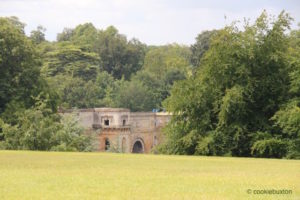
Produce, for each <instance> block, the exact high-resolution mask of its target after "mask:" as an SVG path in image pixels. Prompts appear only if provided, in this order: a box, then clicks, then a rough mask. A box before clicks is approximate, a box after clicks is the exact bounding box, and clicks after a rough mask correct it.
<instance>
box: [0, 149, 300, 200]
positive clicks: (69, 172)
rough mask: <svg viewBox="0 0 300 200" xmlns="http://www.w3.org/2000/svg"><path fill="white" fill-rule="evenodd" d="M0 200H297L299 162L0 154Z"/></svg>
mask: <svg viewBox="0 0 300 200" xmlns="http://www.w3.org/2000/svg"><path fill="white" fill-rule="evenodd" d="M257 189H259V190H262V189H276V190H277V189H289V190H292V194H281V195H280V194H253V192H254V190H257ZM247 190H251V191H250V192H251V194H248V193H247ZM0 199H1V200H3V199H4V200H6V199H9V200H11V199H12V200H13V199H16V200H26V199H38V200H40V199H55V200H56V199H80V200H81V199H118V200H119V199H138V200H140V199H172V200H173V199H187V200H192V199H222V200H223V199H230V200H232V199H238V200H240V199H279V200H280V199H284V200H286V199H298V200H299V199H300V161H297V160H276V159H254V158H221V157H194V156H193V157H192V156H164V155H133V154H111V153H58V152H30V151H0Z"/></svg>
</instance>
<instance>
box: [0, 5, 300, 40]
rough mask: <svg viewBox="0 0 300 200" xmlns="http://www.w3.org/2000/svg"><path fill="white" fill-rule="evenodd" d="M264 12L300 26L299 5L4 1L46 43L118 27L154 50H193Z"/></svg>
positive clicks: (8, 12)
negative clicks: (209, 33)
mask: <svg viewBox="0 0 300 200" xmlns="http://www.w3.org/2000/svg"><path fill="white" fill-rule="evenodd" d="M264 9H266V10H267V12H268V13H269V14H273V15H278V14H279V13H280V11H282V10H283V9H284V10H286V11H287V12H289V13H290V14H291V16H292V17H293V18H294V19H295V22H294V23H293V27H294V28H295V27H296V24H297V23H298V22H300V0H282V1H278V0H240V1H238V0H218V1H217V0H206V1H204V0H40V1H39V0H23V1H22V0H0V16H17V17H19V18H20V20H21V21H23V22H25V23H26V24H27V26H26V33H27V34H29V33H30V31H31V30H32V29H35V28H36V27H37V25H39V24H40V25H42V26H44V27H45V28H46V29H47V31H46V39H48V40H55V39H56V34H57V33H58V32H61V31H62V30H63V28H64V27H69V28H74V27H75V26H76V25H78V24H80V23H85V22H92V23H93V24H94V25H95V26H96V27H97V28H99V29H105V28H106V27H107V26H109V25H114V26H115V27H116V28H117V29H118V30H119V32H120V33H122V34H125V35H126V36H127V37H128V38H129V39H130V38H132V37H135V38H138V39H139V40H140V41H142V42H144V43H146V44H149V45H161V44H167V43H173V42H176V43H179V44H188V45H189V44H192V43H194V42H195V37H196V36H197V34H198V33H200V32H201V31H203V30H211V29H218V28H221V27H224V25H225V24H230V23H231V22H232V21H233V20H243V18H244V17H246V18H250V19H252V20H254V19H255V18H256V17H257V16H259V14H260V13H261V12H262V11H263V10H264ZM224 16H226V19H225V17H224Z"/></svg>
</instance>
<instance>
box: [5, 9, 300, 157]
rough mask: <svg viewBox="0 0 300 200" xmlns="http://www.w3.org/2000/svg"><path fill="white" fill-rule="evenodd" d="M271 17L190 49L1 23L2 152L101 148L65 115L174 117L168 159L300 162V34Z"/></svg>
mask: <svg viewBox="0 0 300 200" xmlns="http://www.w3.org/2000/svg"><path fill="white" fill-rule="evenodd" d="M290 23H291V18H290V16H289V15H288V14H286V13H284V12H282V13H281V14H280V15H279V16H278V18H277V19H275V18H271V19H270V18H269V17H268V15H267V14H266V12H263V13H262V15H261V16H260V17H259V18H258V19H257V20H256V22H255V23H254V24H252V25H251V24H250V23H249V22H245V24H244V26H243V28H239V27H240V26H239V24H235V23H233V24H232V25H230V26H226V27H225V28H223V29H221V30H213V31H204V32H202V33H200V34H199V35H198V36H197V37H196V41H195V44H193V45H191V46H190V47H189V46H184V45H178V44H169V45H164V46H147V45H146V44H143V43H142V42H140V41H139V40H137V39H130V40H128V39H127V37H126V36H125V35H122V34H120V33H119V31H118V30H117V29H116V28H115V27H113V26H110V27H108V28H106V29H103V30H102V29H97V28H95V27H94V25H93V24H91V23H85V24H80V25H78V26H76V27H75V28H65V29H64V30H63V31H62V32H61V33H59V34H58V35H57V41H53V42H49V41H47V40H46V39H45V33H44V32H45V31H46V29H45V28H44V27H42V26H38V27H37V29H36V30H33V31H31V33H30V36H26V35H25V33H24V26H25V25H24V24H23V23H22V22H20V21H19V20H18V19H17V18H16V17H10V18H0V69H1V71H0V125H1V130H0V148H5V149H31V150H64V151H89V150H92V138H91V137H89V136H87V135H85V134H84V130H83V129H82V127H80V126H79V125H78V123H77V119H76V117H75V116H69V117H66V116H64V117H62V116H61V115H59V114H58V113H57V109H58V108H60V109H69V108H91V107H125V108H129V109H131V110H132V111H152V110H153V109H159V110H167V111H169V112H172V113H173V117H172V120H171V122H170V123H169V125H168V126H167V127H166V128H165V130H164V132H165V133H166V134H165V142H164V143H163V144H162V145H161V146H160V147H159V148H158V150H159V151H160V152H162V153H170V154H196V155H228V156H255V157H275V158H282V157H288V158H299V157H300V78H299V77H300V31H299V30H290V27H289V26H290Z"/></svg>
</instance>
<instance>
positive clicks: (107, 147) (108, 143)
mask: <svg viewBox="0 0 300 200" xmlns="http://www.w3.org/2000/svg"><path fill="white" fill-rule="evenodd" d="M109 149H110V142H109V139H108V138H105V151H108V150H109Z"/></svg>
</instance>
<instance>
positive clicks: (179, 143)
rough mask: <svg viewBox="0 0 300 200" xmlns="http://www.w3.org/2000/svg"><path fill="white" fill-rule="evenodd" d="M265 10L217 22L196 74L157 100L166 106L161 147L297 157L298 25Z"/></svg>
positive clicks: (180, 151)
mask: <svg viewBox="0 0 300 200" xmlns="http://www.w3.org/2000/svg"><path fill="white" fill-rule="evenodd" d="M290 21H291V18H290V16H289V15H288V14H286V13H284V12H282V13H281V14H280V15H279V16H278V18H277V19H276V20H270V19H269V18H268V16H267V14H266V13H265V12H264V13H262V15H261V16H260V17H259V18H258V19H257V20H256V22H255V23H254V24H253V25H250V24H249V23H246V24H245V26H244V28H243V30H240V29H239V28H238V26H237V25H236V24H233V25H231V26H227V27H225V28H224V29H222V30H219V31H218V32H217V33H216V34H215V35H214V36H213V38H212V40H211V42H210V48H209V49H208V51H207V52H206V53H205V55H204V57H203V58H202V59H201V62H200V66H199V67H198V70H197V73H196V75H195V76H192V77H190V78H188V79H186V80H184V81H181V82H178V83H176V84H175V86H174V87H173V89H172V91H171V96H170V97H169V98H168V99H167V100H166V101H165V102H164V105H165V106H166V107H167V109H168V110H169V111H171V112H173V114H174V117H173V119H172V122H171V123H170V124H169V125H168V127H167V128H166V130H165V131H166V133H167V141H166V144H164V145H163V146H162V147H161V151H163V152H166V153H175V154H200V155H232V156H257V157H284V156H289V157H299V156H300V154H299V153H300V151H299V139H300V134H299V131H300V121H299V119H300V112H299V111H300V107H299V105H300V102H299V97H300V93H299V92H300V91H299V88H298V86H299V77H300V76H299V69H300V63H299V59H300V52H299V31H294V32H292V33H290V34H288V32H287V30H288V29H289V25H290Z"/></svg>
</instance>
